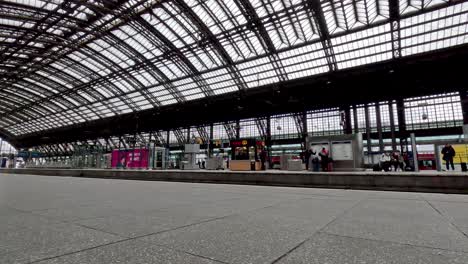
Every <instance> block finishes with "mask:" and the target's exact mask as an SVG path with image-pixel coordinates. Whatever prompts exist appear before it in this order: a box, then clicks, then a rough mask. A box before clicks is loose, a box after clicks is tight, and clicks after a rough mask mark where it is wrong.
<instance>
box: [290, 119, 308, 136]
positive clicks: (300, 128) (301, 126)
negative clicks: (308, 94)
mask: <svg viewBox="0 0 468 264" xmlns="http://www.w3.org/2000/svg"><path fill="white" fill-rule="evenodd" d="M293 118H294V124H295V125H296V129H297V133H298V134H299V137H302V136H303V135H304V132H305V131H304V122H306V120H305V115H304V114H303V113H295V114H294V115H293Z"/></svg>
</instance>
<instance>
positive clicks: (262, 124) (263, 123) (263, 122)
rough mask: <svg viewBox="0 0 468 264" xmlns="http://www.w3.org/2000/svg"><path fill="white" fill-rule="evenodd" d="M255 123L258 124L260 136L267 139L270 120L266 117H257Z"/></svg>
mask: <svg viewBox="0 0 468 264" xmlns="http://www.w3.org/2000/svg"><path fill="white" fill-rule="evenodd" d="M255 125H256V126H257V129H258V131H259V132H260V136H261V137H262V139H263V140H266V139H267V137H268V133H267V132H268V121H267V119H265V118H256V119H255Z"/></svg>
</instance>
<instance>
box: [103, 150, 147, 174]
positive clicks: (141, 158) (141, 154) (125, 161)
mask: <svg viewBox="0 0 468 264" xmlns="http://www.w3.org/2000/svg"><path fill="white" fill-rule="evenodd" d="M148 160H149V151H148V149H134V150H132V149H125V150H113V151H112V162H111V164H112V168H118V169H119V168H120V169H121V168H146V167H148Z"/></svg>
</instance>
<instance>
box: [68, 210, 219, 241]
mask: <svg viewBox="0 0 468 264" xmlns="http://www.w3.org/2000/svg"><path fill="white" fill-rule="evenodd" d="M211 218H212V217H209V216H203V215H199V214H190V212H183V211H179V212H175V211H158V212H152V213H149V214H127V215H118V216H108V217H100V218H93V219H88V220H81V221H77V222H75V223H77V224H79V225H83V226H86V227H91V228H95V229H98V230H103V231H106V232H110V233H115V234H119V235H122V236H125V237H137V236H142V235H146V234H152V233H156V232H161V231H165V230H171V229H174V228H178V227H182V226H187V225H191V224H195V223H199V222H202V221H205V220H208V219H211Z"/></svg>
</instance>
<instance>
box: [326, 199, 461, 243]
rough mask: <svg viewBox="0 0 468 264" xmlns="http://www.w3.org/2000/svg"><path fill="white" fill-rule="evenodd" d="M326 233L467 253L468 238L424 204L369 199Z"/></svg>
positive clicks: (415, 201) (329, 226) (329, 227)
mask: <svg viewBox="0 0 468 264" xmlns="http://www.w3.org/2000/svg"><path fill="white" fill-rule="evenodd" d="M324 232H327V233H331V234H336V235H344V236H351V237H359V238H368V239H375V240H383V241H392V242H398V243H405V244H411V245H417V246H428V247H434V248H442V249H449V250H457V251H465V252H468V238H467V237H466V236H464V235H463V234H462V233H460V232H459V231H458V230H456V228H454V227H453V226H452V225H451V224H450V223H449V222H448V221H447V220H446V219H445V218H444V217H442V216H441V215H440V214H438V213H437V212H436V211H435V210H434V209H433V208H432V207H430V206H429V205H428V204H427V203H426V202H425V201H417V200H394V199H389V200H382V199H369V200H366V201H363V202H362V203H361V204H359V205H358V206H356V207H355V208H353V209H352V210H350V211H349V212H348V213H347V214H345V215H344V216H343V217H341V218H339V219H338V220H337V221H335V222H334V223H332V224H330V225H328V226H327V227H326V228H325V229H324Z"/></svg>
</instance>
